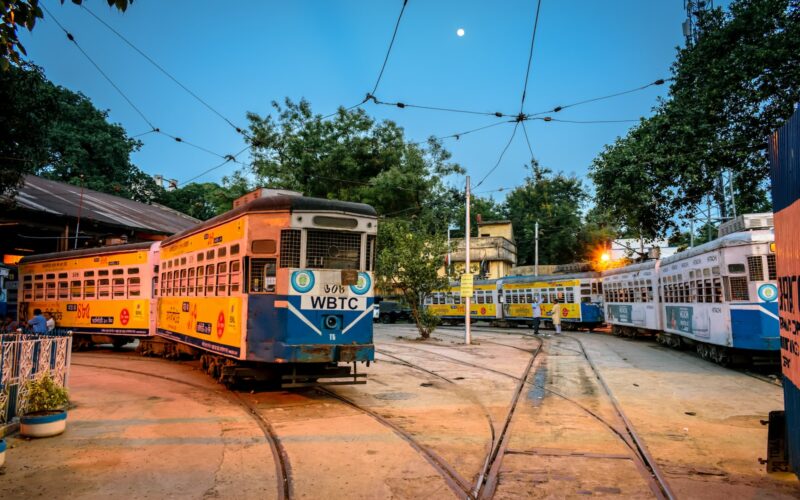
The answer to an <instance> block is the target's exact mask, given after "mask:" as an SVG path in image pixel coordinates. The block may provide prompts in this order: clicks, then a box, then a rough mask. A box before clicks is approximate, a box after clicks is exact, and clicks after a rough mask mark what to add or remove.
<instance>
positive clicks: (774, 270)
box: [767, 253, 778, 280]
mask: <svg viewBox="0 0 800 500" xmlns="http://www.w3.org/2000/svg"><path fill="white" fill-rule="evenodd" d="M767 279H769V280H776V279H778V267H777V263H776V262H775V254H774V253H773V254H770V255H767Z"/></svg>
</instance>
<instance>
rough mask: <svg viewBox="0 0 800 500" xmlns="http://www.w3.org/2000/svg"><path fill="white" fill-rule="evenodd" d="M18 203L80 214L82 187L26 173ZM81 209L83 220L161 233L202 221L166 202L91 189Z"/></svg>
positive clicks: (33, 208)
mask: <svg viewBox="0 0 800 500" xmlns="http://www.w3.org/2000/svg"><path fill="white" fill-rule="evenodd" d="M15 202H16V205H17V206H18V207H20V208H23V209H26V210H33V211H37V212H45V213H51V214H57V215H63V216H67V217H78V210H79V205H80V203H81V188H80V187H79V186H73V185H72V184H66V183H64V182H58V181H51V180H48V179H43V178H41V177H36V176H35V175H26V176H25V183H24V184H23V186H22V187H21V188H20V190H19V193H17V196H16V198H15ZM80 212H81V218H82V219H88V220H94V221H97V222H101V223H104V224H110V225H114V226H120V227H126V228H131V229H135V230H139V231H147V232H151V233H158V234H174V233H177V232H180V231H183V230H185V229H188V228H190V227H193V226H195V225H197V224H198V223H199V222H200V221H199V220H197V219H195V218H194V217H189V216H188V215H186V214H182V213H180V212H178V211H176V210H173V209H171V208H167V207H165V206H162V205H158V204H152V205H148V204H146V203H140V202H138V201H133V200H129V199H127V198H121V197H119V196H114V195H111V194H106V193H100V192H98V191H92V190H91V189H84V191H83V207H82V208H81V209H80Z"/></svg>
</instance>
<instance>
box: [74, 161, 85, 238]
mask: <svg viewBox="0 0 800 500" xmlns="http://www.w3.org/2000/svg"><path fill="white" fill-rule="evenodd" d="M82 211H83V176H81V199H80V202H79V203H78V222H77V223H76V224H75V246H74V248H75V250H77V249H78V235H79V234H80V232H81V212H82Z"/></svg>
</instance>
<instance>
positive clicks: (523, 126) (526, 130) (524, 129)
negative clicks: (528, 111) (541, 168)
mask: <svg viewBox="0 0 800 500" xmlns="http://www.w3.org/2000/svg"><path fill="white" fill-rule="evenodd" d="M521 123H522V132H524V133H525V143H526V144H527V145H528V151H530V153H531V160H533V148H532V147H531V140H530V139H529V138H528V129H527V128H525V122H524V121H523V122H521Z"/></svg>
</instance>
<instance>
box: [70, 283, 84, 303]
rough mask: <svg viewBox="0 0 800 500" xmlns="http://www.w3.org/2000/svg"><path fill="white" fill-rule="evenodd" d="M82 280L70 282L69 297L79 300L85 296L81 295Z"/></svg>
mask: <svg viewBox="0 0 800 500" xmlns="http://www.w3.org/2000/svg"><path fill="white" fill-rule="evenodd" d="M81 292H82V290H81V280H74V281H71V282H70V287H69V295H70V297H72V298H73V299H79V298H81V297H82V296H83V294H82V293H81Z"/></svg>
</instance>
